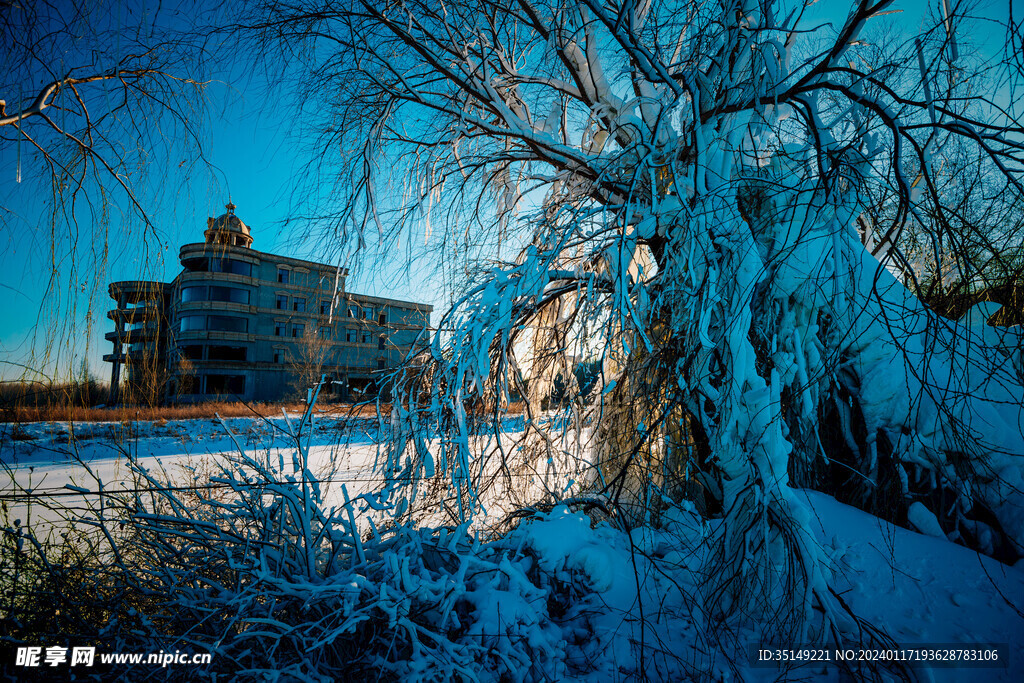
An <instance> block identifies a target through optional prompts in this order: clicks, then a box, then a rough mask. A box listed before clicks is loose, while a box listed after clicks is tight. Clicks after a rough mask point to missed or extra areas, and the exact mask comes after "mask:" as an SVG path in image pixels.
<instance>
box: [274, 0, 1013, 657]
mask: <svg viewBox="0 0 1024 683" xmlns="http://www.w3.org/2000/svg"><path fill="white" fill-rule="evenodd" d="M891 5H892V3H891V2H889V1H888V0H880V1H879V2H877V3H875V4H871V3H867V2H857V3H851V5H850V7H849V11H848V13H847V18H846V20H845V21H844V22H843V23H842V24H841V25H835V26H825V27H820V26H818V25H817V24H816V23H814V22H811V21H810V20H809V19H808V18H807V17H804V15H803V14H802V11H803V10H801V9H800V8H797V9H796V10H794V11H790V9H791V8H789V6H788V5H786V6H783V5H781V4H780V3H774V2H751V1H745V2H744V1H738V2H723V3H700V2H685V1H679V2H676V1H666V2H652V3H639V4H638V3H621V4H620V3H612V2H601V1H600V0H585V1H584V2H582V3H576V2H572V3H569V2H565V3H563V2H558V1H552V2H529V1H528V0H517V1H512V0H507V1H502V0H495V1H483V0H480V1H476V2H474V1H471V0H467V1H465V2H456V3H448V4H446V6H445V9H444V11H440V10H436V9H435V8H434V6H433V4H432V3H418V2H406V3H403V4H401V5H395V6H389V7H388V8H387V9H386V10H379V9H376V8H373V7H363V8H362V9H361V10H359V11H358V12H341V13H340V15H339V16H338V17H336V18H324V19H323V20H322V22H321V23H320V24H319V25H318V27H317V28H318V32H317V35H318V36H325V35H329V36H331V38H332V40H335V41H338V42H340V44H342V45H343V46H344V47H345V50H347V51H349V52H350V53H351V54H353V55H356V56H357V57H358V59H357V60H356V61H355V62H354V63H353V64H354V65H352V66H348V67H345V68H340V69H339V70H336V71H334V72H333V73H334V74H335V76H332V77H328V76H324V75H323V74H324V73H326V72H325V71H324V70H320V71H318V72H316V73H317V75H316V76H314V80H315V81H316V82H319V83H321V84H329V85H330V86H331V87H332V88H333V87H339V88H341V89H342V90H343V92H345V93H346V96H348V97H350V101H351V103H352V106H351V108H350V109H345V110H344V115H345V116H346V117H348V118H346V121H347V122H348V123H349V124H350V126H349V127H347V128H344V130H345V133H344V134H343V135H344V136H347V137H346V138H345V139H346V141H348V142H350V143H351V144H350V145H349V146H348V147H346V146H345V145H342V146H341V149H342V151H343V154H342V155H341V157H339V158H338V161H339V163H340V164H341V167H342V169H343V172H342V175H341V176H340V182H341V183H342V185H343V186H344V187H345V189H346V192H344V193H343V194H342V196H341V199H340V206H341V210H340V211H338V212H336V214H335V215H336V216H337V217H338V222H337V224H336V227H338V228H339V229H340V230H342V231H343V232H344V233H345V234H346V235H347V236H348V238H349V242H348V243H349V244H352V245H366V244H371V243H372V242H373V240H367V239H365V238H366V235H367V233H371V232H373V231H374V230H376V231H378V232H379V235H377V237H378V240H377V241H378V242H379V243H380V244H383V245H386V248H390V247H392V246H394V245H396V244H410V243H411V239H412V237H413V236H415V237H417V238H419V237H420V236H421V232H420V231H421V228H420V223H419V221H420V219H421V217H423V216H424V213H425V212H426V213H427V214H429V216H428V217H429V221H430V226H431V228H430V232H429V234H422V238H423V241H424V243H425V244H427V245H428V248H430V246H431V245H437V247H438V249H440V250H441V252H442V253H443V254H444V255H450V254H452V253H454V254H456V255H457V256H456V257H455V259H454V261H453V260H450V259H448V258H442V259H441V260H440V263H441V265H442V266H443V267H448V268H453V269H456V270H457V271H458V272H459V273H460V276H461V274H463V273H468V274H469V275H470V282H469V283H468V284H467V285H466V286H465V287H464V288H461V290H460V291H462V292H463V294H462V295H460V296H458V297H456V301H455V305H454V306H453V307H452V309H451V311H450V312H449V313H448V314H447V315H446V316H445V317H444V319H443V320H442V322H441V324H440V326H439V332H438V334H437V335H436V337H435V339H434V341H433V345H432V346H431V348H430V350H429V352H428V353H426V354H423V355H421V356H418V357H417V358H414V359H410V363H409V364H408V367H407V368H406V369H405V371H403V372H402V373H399V375H397V376H396V378H395V382H394V384H393V395H394V397H395V401H394V403H393V413H392V422H391V426H392V429H393V432H392V434H393V438H392V440H391V442H390V444H389V450H388V453H387V458H386V462H384V463H383V471H384V473H385V474H386V475H387V476H388V477H389V478H390V479H391V482H392V484H393V486H394V487H395V488H394V489H393V490H394V491H395V493H396V495H397V496H399V497H400V498H402V499H403V500H405V505H406V507H404V508H403V512H405V511H411V510H413V509H414V508H415V507H416V506H417V505H418V506H419V509H420V510H433V511H435V512H436V511H438V510H442V511H443V514H447V515H449V516H450V517H451V519H452V521H453V522H455V523H462V522H464V521H466V520H470V519H476V518H479V517H481V516H483V515H485V514H486V513H487V512H488V511H493V510H494V509H497V508H498V507H500V502H501V501H505V500H508V499H509V498H511V500H513V502H515V503H517V504H518V503H522V504H528V503H531V502H537V501H538V500H539V501H541V502H547V503H551V502H554V501H555V500H557V499H558V498H559V497H560V496H566V495H571V496H582V495H595V496H597V497H599V498H600V499H601V500H607V501H611V507H612V508H614V510H615V511H616V515H617V516H618V518H619V519H621V520H625V521H624V522H623V523H624V524H628V525H632V524H649V523H656V522H657V520H658V518H659V516H660V515H662V514H663V513H665V511H666V510H670V509H672V508H673V507H674V506H676V505H678V504H680V501H684V500H685V501H688V502H690V503H692V504H693V505H694V506H695V508H696V509H697V510H699V511H700V513H701V514H702V515H704V516H705V517H706V518H708V519H712V520H720V521H721V526H720V528H721V529H722V533H721V534H720V535H718V536H716V537H714V538H713V539H709V540H708V543H709V544H711V545H713V546H714V550H715V552H713V553H710V554H709V555H708V559H707V562H708V563H709V564H708V567H707V576H709V577H711V578H709V580H708V585H707V586H705V588H706V592H705V594H704V595H705V599H706V601H707V605H706V608H707V610H708V612H709V613H711V614H717V615H718V616H721V617H723V618H725V619H728V618H729V617H731V616H733V615H737V614H748V613H749V614H752V615H754V616H758V617H766V616H767V615H771V616H772V619H773V623H774V624H775V626H776V627H777V629H778V630H779V631H780V632H784V633H787V634H789V635H790V636H793V637H796V638H797V640H801V639H803V638H809V637H835V638H839V637H841V635H842V634H843V633H849V632H850V630H851V629H855V626H854V625H853V624H852V622H851V621H850V619H849V618H848V615H847V614H846V610H845V608H844V604H843V602H842V600H841V599H840V598H839V597H838V596H835V595H833V593H832V591H831V589H830V585H831V579H830V574H829V571H830V570H829V567H830V559H829V557H828V556H827V553H826V552H825V551H824V550H823V549H822V548H820V547H818V546H817V545H816V544H815V543H814V541H813V540H812V539H811V538H810V537H809V536H808V535H807V533H806V531H805V529H806V527H807V525H806V523H805V521H806V520H805V516H806V515H807V511H806V510H805V508H804V506H803V504H801V503H800V502H799V500H798V499H797V498H796V496H795V495H794V493H793V491H794V487H815V488H819V489H821V490H824V491H827V492H829V493H832V494H833V495H835V496H837V497H839V498H840V499H842V500H844V501H848V502H853V503H855V504H857V505H860V506H861V507H864V508H867V509H869V510H871V511H873V512H875V513H876V514H881V515H883V516H886V517H888V518H890V519H893V520H894V521H897V522H900V523H907V515H908V511H909V510H910V509H911V507H913V506H915V505H918V504H919V505H921V506H923V507H924V508H925V509H926V510H927V511H929V512H930V513H931V514H932V515H934V516H935V518H936V521H937V523H938V525H939V526H940V528H941V529H942V530H943V532H944V533H945V534H947V535H949V537H950V538H953V539H955V540H959V541H961V542H963V543H966V544H968V545H972V546H974V547H978V548H980V549H984V550H986V551H989V552H993V553H994V554H996V555H997V556H999V557H1001V558H1002V559H1005V560H1010V561H1012V560H1015V559H1016V558H1017V557H1019V556H1020V555H1021V554H1022V546H1021V543H1022V541H1024V538H1022V529H1021V528H1020V526H1021V523H1020V519H1021V515H1020V510H1021V502H1022V500H1021V492H1020V487H1019V486H1017V485H1016V483H1017V482H1020V480H1021V477H1020V470H1021V465H1020V463H1021V460H1020V458H1021V456H1022V455H1024V444H1022V442H1021V436H1020V434H1021V425H1022V419H1021V418H1022V414H1021V403H1022V398H1021V397H1022V396H1024V387H1022V377H1021V372H1020V357H1019V345H1017V346H1015V345H1014V341H1015V340H1018V339H1019V335H1016V334H1015V333H1013V332H1007V333H1006V334H994V333H993V332H992V330H991V329H989V328H987V327H983V328H982V329H981V330H979V329H978V328H977V327H976V326H975V327H972V326H971V325H969V324H966V323H960V322H956V321H953V320H950V319H945V318H943V317H941V316H939V315H938V314H937V313H935V312H934V311H932V310H931V309H929V308H928V307H927V306H926V305H925V304H923V303H922V302H921V300H920V299H919V298H918V296H917V294H918V293H919V292H920V291H921V288H920V286H919V285H920V283H917V282H915V281H914V280H913V277H912V273H913V268H912V267H910V266H911V265H912V264H911V263H910V260H909V258H910V257H908V254H914V253H919V252H921V251H922V250H925V251H927V250H931V251H934V252H935V253H941V250H942V249H946V248H947V247H945V246H944V245H947V244H952V245H953V248H955V247H956V245H958V244H962V243H963V242H965V241H966V240H967V239H968V238H970V239H975V238H977V241H979V242H982V241H984V240H983V239H982V237H983V236H985V235H991V234H992V233H993V231H994V230H995V231H997V230H998V226H992V225H987V224H986V222H985V221H986V217H985V213H984V209H983V208H982V210H980V211H978V212H977V213H975V214H973V216H971V217H969V218H972V220H973V222H971V221H968V220H966V219H965V216H964V215H963V212H962V211H961V206H962V205H963V206H966V204H963V203H961V202H959V200H957V201H953V200H954V198H956V197H961V196H971V197H993V196H996V197H998V198H999V201H1001V202H1003V204H1004V205H1007V206H1019V199H1018V198H1019V196H1020V188H1021V186H1020V178H1019V176H1020V168H1021V161H1022V160H1024V154H1022V152H1024V150H1022V149H1021V145H1020V142H1019V140H1020V139H1021V133H1022V132H1024V128H1022V126H1021V124H1020V119H1019V117H1018V115H1017V113H1016V110H1015V109H1010V110H1008V111H1007V110H997V109H996V108H995V107H988V106H987V104H988V103H987V102H986V101H984V100H983V99H981V98H979V97H978V96H976V95H975V94H974V93H978V92H986V85H987V84H986V82H985V81H984V80H983V78H984V76H983V75H982V74H983V73H985V72H983V71H982V70H977V71H976V72H972V71H971V70H970V69H969V68H967V65H966V64H964V63H963V62H962V58H961V57H960V56H959V53H958V50H957V49H956V47H955V45H956V41H955V40H951V38H952V37H953V36H955V34H956V32H957V31H958V30H961V26H962V22H961V18H960V17H958V16H949V17H946V18H945V19H946V20H944V21H942V22H938V23H936V24H935V26H934V28H933V30H931V31H926V32H924V33H922V34H921V35H919V36H917V38H916V39H914V40H909V41H907V42H906V43H904V44H900V43H899V42H898V41H896V42H892V41H890V42H889V43H886V44H885V45H884V46H878V45H873V44H872V40H871V30H872V26H873V25H875V24H876V23H877V22H882V21H885V19H883V16H885V14H884V13H885V11H886V10H887V9H889V8H890V6H891ZM282 18H283V19H284V20H285V21H287V20H289V16H288V15H287V13H285V14H284V15H283V16H282V17H278V19H282ZM291 19H292V20H295V17H291ZM268 25H273V24H272V23H271V24H268ZM309 40H313V41H316V39H315V38H309ZM332 45H335V43H332ZM349 52H346V54H349ZM337 65H338V63H337V62H334V63H333V64H332V66H334V67H337ZM1002 66H1003V65H999V64H996V65H993V70H991V71H990V72H989V73H994V72H996V71H998V70H999V69H1000V68H1002ZM335 77H336V79H335V80H331V79H332V78H335ZM316 79H327V80H326V81H325V80H316ZM356 111H358V112H359V117H356V116H355V115H354V114H353V112H356ZM993 112H995V113H993ZM360 117H361V118H360ZM993 117H994V118H993ZM331 125H334V123H332V124H331ZM332 130H334V129H332ZM346 149H351V150H355V149H358V150H360V152H359V154H351V155H348V154H345V153H344V150H346ZM369 156H373V157H374V158H377V157H381V156H383V157H385V158H387V159H388V160H389V162H390V163H389V164H387V165H386V166H385V165H383V164H381V165H374V164H367V163H366V162H365V160H366V159H367V158H368V157H369ZM965 164H967V165H969V167H970V168H971V169H973V170H974V172H975V174H976V175H978V176H979V177H983V178H984V179H985V183H984V187H981V186H980V185H979V186H978V187H977V188H972V187H969V186H962V185H959V186H958V185H957V183H959V182H961V181H960V179H961V178H962V176H961V175H960V174H957V173H955V169H956V168H957V167H964V165H965ZM950 169H954V170H950ZM389 185H390V186H392V187H395V188H401V189H400V190H397V189H396V191H394V192H392V193H391V194H388V193H387V192H384V191H382V188H384V187H388V186H389ZM495 197H498V198H499V199H498V201H497V202H495V200H494V198H495ZM979 201H980V200H979ZM954 204H955V205H954ZM954 224H955V225H959V226H960V227H961V231H960V232H959V233H957V234H954V233H953V232H952V226H954ZM1018 239H1019V238H1018ZM1004 241H1005V240H1004ZM988 243H993V244H994V243H995V242H993V241H992V240H989V242H988ZM865 245H870V246H871V248H870V249H869V247H868V246H865ZM872 249H873V251H872ZM509 254H514V255H515V256H514V257H512V258H510V257H509ZM962 255H964V256H965V258H961V259H960V261H962V262H963V264H964V272H967V271H968V270H970V269H969V267H968V266H969V265H970V260H969V259H967V258H966V255H967V252H964V253H963V254H962ZM900 278H902V279H900ZM588 364H590V367H597V368H599V372H598V373H597V375H596V377H594V378H593V381H592V382H581V381H579V380H580V376H579V373H576V372H575V370H574V369H575V368H580V367H583V366H585V365H588ZM570 376H572V378H571V379H570ZM556 385H558V386H560V387H562V389H563V390H562V391H556V390H555V387H556ZM513 404H516V405H521V406H522V407H523V411H524V412H523V416H522V417H521V418H519V417H510V416H509V414H508V407H509V406H510V405H513ZM515 415H517V416H518V413H516V414H515ZM509 427H515V429H513V430H510V429H509ZM510 432H514V433H515V434H519V435H521V436H518V437H516V436H512V435H510ZM914 509H915V510H919V508H917V507H914ZM915 516H918V515H916V513H915Z"/></svg>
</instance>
